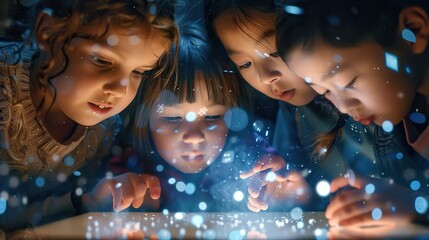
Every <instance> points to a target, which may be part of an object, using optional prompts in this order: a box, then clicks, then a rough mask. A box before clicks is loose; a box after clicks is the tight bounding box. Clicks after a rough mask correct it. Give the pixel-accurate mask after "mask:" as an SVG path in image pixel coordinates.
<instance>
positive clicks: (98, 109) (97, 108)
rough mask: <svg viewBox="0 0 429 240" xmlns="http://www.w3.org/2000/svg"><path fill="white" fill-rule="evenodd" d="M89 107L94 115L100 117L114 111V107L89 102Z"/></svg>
mask: <svg viewBox="0 0 429 240" xmlns="http://www.w3.org/2000/svg"><path fill="white" fill-rule="evenodd" d="M88 105H89V107H90V108H91V109H92V111H93V112H94V113H96V114H99V115H105V114H107V113H108V112H110V110H112V106H110V105H107V104H97V103H91V102H89V103H88Z"/></svg>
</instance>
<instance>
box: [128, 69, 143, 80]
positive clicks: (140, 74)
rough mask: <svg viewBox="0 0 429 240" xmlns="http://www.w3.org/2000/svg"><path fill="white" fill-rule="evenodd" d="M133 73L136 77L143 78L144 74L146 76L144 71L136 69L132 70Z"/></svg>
mask: <svg viewBox="0 0 429 240" xmlns="http://www.w3.org/2000/svg"><path fill="white" fill-rule="evenodd" d="M131 75H132V76H133V77H135V78H139V79H141V78H143V76H144V71H138V70H134V71H132V72H131Z"/></svg>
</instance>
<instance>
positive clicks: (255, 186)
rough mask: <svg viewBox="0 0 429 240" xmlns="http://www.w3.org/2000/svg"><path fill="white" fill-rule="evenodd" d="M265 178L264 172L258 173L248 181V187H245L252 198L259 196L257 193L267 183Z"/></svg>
mask: <svg viewBox="0 0 429 240" xmlns="http://www.w3.org/2000/svg"><path fill="white" fill-rule="evenodd" d="M265 178H266V174H259V175H258V176H256V177H254V178H253V179H252V180H251V181H250V183H249V187H248V189H247V191H248V192H249V194H250V196H252V197H253V198H257V197H258V196H259V193H260V192H261V190H262V188H263V187H264V186H265V185H267V181H266V180H265Z"/></svg>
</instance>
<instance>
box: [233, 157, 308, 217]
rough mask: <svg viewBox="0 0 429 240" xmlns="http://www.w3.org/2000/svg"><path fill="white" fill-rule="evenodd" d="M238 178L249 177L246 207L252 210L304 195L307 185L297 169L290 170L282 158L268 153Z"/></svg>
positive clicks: (299, 198)
mask: <svg viewBox="0 0 429 240" xmlns="http://www.w3.org/2000/svg"><path fill="white" fill-rule="evenodd" d="M240 178H242V179H246V178H251V182H250V184H249V188H248V192H249V197H248V202H247V207H248V208H249V209H250V210H251V211H254V212H259V211H261V210H267V209H268V207H269V205H270V204H276V203H280V202H281V201H284V200H285V199H295V200H296V199H298V200H299V201H302V199H301V197H303V196H306V192H308V185H307V183H306V181H305V179H304V178H303V177H302V176H301V174H299V173H298V172H297V171H294V170H290V169H289V168H288V166H287V165H286V163H285V161H284V159H283V158H282V157H281V156H278V155H268V156H264V157H262V158H260V159H259V161H258V162H257V163H256V164H255V165H254V166H253V169H252V170H250V171H249V172H246V173H242V174H240Z"/></svg>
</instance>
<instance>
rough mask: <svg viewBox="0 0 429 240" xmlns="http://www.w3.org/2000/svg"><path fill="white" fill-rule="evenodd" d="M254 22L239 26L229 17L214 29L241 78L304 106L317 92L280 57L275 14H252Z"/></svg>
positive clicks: (260, 88) (260, 90)
mask: <svg viewBox="0 0 429 240" xmlns="http://www.w3.org/2000/svg"><path fill="white" fill-rule="evenodd" d="M248 14H249V15H251V16H252V17H253V18H254V19H255V20H256V22H255V21H252V22H247V23H246V24H242V26H240V27H237V26H236V25H235V23H234V22H233V20H232V19H231V17H230V16H229V15H228V14H223V15H221V16H219V17H218V18H217V19H216V21H215V22H214V28H215V30H216V32H217V35H218V36H219V39H220V40H221V41H222V44H223V45H224V47H225V48H226V50H227V52H228V55H229V57H230V59H231V60H232V61H233V62H234V63H235V64H236V65H237V68H238V70H239V71H240V74H241V76H242V77H243V78H244V79H245V80H246V81H247V82H248V83H249V84H250V85H251V86H252V87H253V88H255V89H256V90H258V91H259V92H261V93H263V94H265V95H266V96H268V97H271V98H273V99H277V100H281V101H284V102H288V103H290V104H292V105H295V106H302V105H305V104H307V103H309V102H310V101H311V100H313V99H314V97H315V96H316V93H315V92H314V91H313V90H312V89H311V87H309V86H307V85H306V84H305V83H304V82H303V81H302V79H300V78H299V77H298V76H296V75H295V74H294V73H293V72H292V71H291V70H290V69H289V68H288V66H287V65H286V64H285V63H284V62H283V61H282V59H281V58H280V57H279V56H278V53H277V49H276V42H275V39H276V37H275V28H274V27H275V18H274V15H273V14H264V13H260V12H257V11H249V12H248Z"/></svg>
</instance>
